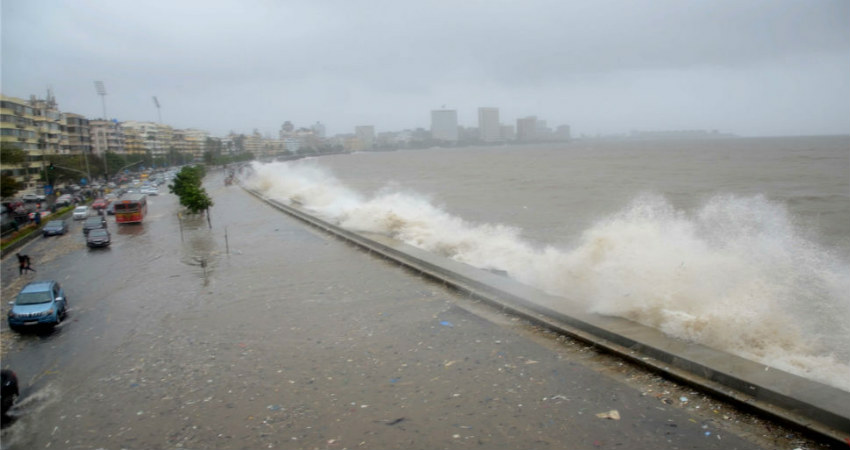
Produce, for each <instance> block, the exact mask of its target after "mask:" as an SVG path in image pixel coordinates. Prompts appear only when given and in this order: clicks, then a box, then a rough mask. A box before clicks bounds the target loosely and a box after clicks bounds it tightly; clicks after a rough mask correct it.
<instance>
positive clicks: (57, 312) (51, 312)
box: [8, 280, 68, 331]
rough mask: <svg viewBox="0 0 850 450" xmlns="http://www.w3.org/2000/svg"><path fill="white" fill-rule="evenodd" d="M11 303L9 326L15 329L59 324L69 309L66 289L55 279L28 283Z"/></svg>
mask: <svg viewBox="0 0 850 450" xmlns="http://www.w3.org/2000/svg"><path fill="white" fill-rule="evenodd" d="M10 304H11V309H9V317H8V320H9V328H11V329H12V330H15V331H20V330H22V329H24V328H27V327H35V326H39V325H41V326H44V325H47V326H56V325H59V324H60V323H61V322H62V319H64V318H65V316H66V315H67V310H68V299H67V298H66V297H65V291H64V290H63V289H62V286H60V285H59V282H57V281H54V280H45V281H33V282H31V283H28V284H27V285H26V286H24V287H23V288H21V291H20V292H19V293H18V295H17V297H15V300H13V301H12V302H10Z"/></svg>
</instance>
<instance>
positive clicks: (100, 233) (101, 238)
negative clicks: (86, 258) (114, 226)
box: [86, 228, 112, 248]
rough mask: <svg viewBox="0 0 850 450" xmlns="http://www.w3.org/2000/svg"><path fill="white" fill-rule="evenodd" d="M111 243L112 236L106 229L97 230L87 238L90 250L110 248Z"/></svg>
mask: <svg viewBox="0 0 850 450" xmlns="http://www.w3.org/2000/svg"><path fill="white" fill-rule="evenodd" d="M111 243H112V236H111V235H110V234H109V230H107V229H106V228H96V229H94V230H91V231H89V234H88V235H87V236H86V245H87V246H89V248H98V247H108V246H109V244H111Z"/></svg>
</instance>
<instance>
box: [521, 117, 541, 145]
mask: <svg viewBox="0 0 850 450" xmlns="http://www.w3.org/2000/svg"><path fill="white" fill-rule="evenodd" d="M516 138H517V140H518V141H522V142H529V141H534V140H536V139H537V117H536V116H529V117H524V118H522V119H517V120H516Z"/></svg>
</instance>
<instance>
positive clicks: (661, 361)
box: [246, 189, 850, 444]
mask: <svg viewBox="0 0 850 450" xmlns="http://www.w3.org/2000/svg"><path fill="white" fill-rule="evenodd" d="M246 191H247V192H249V193H251V194H252V195H254V196H256V197H258V198H259V199H261V200H262V201H264V202H266V203H268V204H269V205H271V206H273V207H275V208H277V209H279V210H281V211H283V212H285V213H287V214H289V215H291V216H293V217H295V218H297V219H300V220H302V221H304V222H306V223H308V224H310V225H312V226H314V227H316V228H319V229H321V230H324V231H326V232H328V233H330V234H332V235H335V236H336V237H338V238H340V239H343V240H345V241H348V242H351V243H353V244H356V245H358V246H360V247H363V248H364V249H366V250H369V251H371V252H374V253H376V254H378V255H380V256H382V257H384V258H387V259H391V260H393V261H396V262H398V263H400V264H403V265H405V266H407V267H409V268H412V269H414V270H416V271H418V272H421V273H423V274H425V275H427V276H429V277H431V278H432V279H435V280H437V281H441V282H443V283H445V284H447V285H450V286H453V287H454V288H456V289H458V290H460V291H462V292H465V293H467V294H469V295H470V296H471V297H474V298H476V299H478V300H481V301H484V302H487V303H489V304H490V305H492V306H495V307H497V308H499V309H501V310H503V311H507V312H510V313H512V314H515V315H518V316H520V317H523V318H525V319H527V320H529V321H531V322H532V323H534V324H536V325H539V326H542V327H545V328H548V329H551V330H553V331H557V332H559V333H562V334H566V335H568V336H571V337H573V338H576V339H578V340H581V341H584V342H587V343H589V344H591V345H594V346H596V347H600V348H602V349H604V350H606V351H608V352H610V353H613V354H616V355H617V356H620V357H622V358H625V359H627V360H629V361H631V362H633V363H636V364H639V365H641V366H643V367H645V368H647V369H649V370H652V371H655V372H659V373H662V374H664V375H665V376H667V377H670V378H673V379H676V380H677V381H679V382H682V383H686V384H689V385H692V386H694V387H697V388H699V389H701V390H703V391H707V392H709V393H711V394H713V395H715V396H717V397H720V398H722V399H724V400H727V401H729V402H731V403H734V404H735V405H736V406H739V407H742V408H745V409H748V410H751V411H753V412H756V413H758V414H763V415H766V416H769V417H771V418H773V419H775V420H778V421H781V422H784V423H786V424H788V425H791V426H792V427H795V428H798V429H801V430H802V431H805V432H807V433H808V434H813V435H815V436H816V437H820V438H827V439H829V440H833V441H837V442H839V443H841V444H846V443H847V442H850V392H847V391H843V390H840V389H838V388H834V387H832V386H828V385H825V384H822V383H819V382H816V381H812V380H809V379H806V378H803V377H800V376H797V375H793V374H790V373H787V372H784V371H781V370H779V369H774V368H769V367H767V366H765V365H763V364H758V363H756V362H753V361H750V360H747V359H744V358H741V357H738V356H735V355H732V354H729V353H725V352H722V351H719V350H715V349H712V348H708V347H705V346H702V345H699V344H693V343H688V342H684V341H681V340H676V339H672V338H670V337H667V336H665V335H664V334H662V333H661V332H660V331H658V330H655V329H653V328H649V327H646V326H643V325H640V324H637V323H635V322H631V321H628V320H626V319H621V318H616V317H604V316H598V315H594V314H587V313H583V312H581V309H579V308H578V307H576V308H570V304H569V303H570V302H569V299H565V298H563V297H556V296H552V295H549V294H545V293H543V292H541V291H538V290H536V289H534V288H531V287H529V286H526V285H523V284H521V283H518V282H516V281H513V280H511V279H509V278H506V277H504V276H500V275H497V274H494V273H491V272H488V271H485V270H481V269H478V268H475V267H472V266H469V265H467V264H463V263H460V262H457V261H454V260H450V259H448V258H444V257H441V256H438V255H434V254H431V253H428V252H425V251H422V250H420V249H417V248H415V247H412V246H410V245H407V244H404V243H402V242H399V241H396V240H393V239H390V238H387V237H386V236H380V235H366V234H360V233H354V232H351V231H348V230H344V229H342V228H340V227H337V226H335V225H332V224H330V223H328V222H325V221H324V220H322V219H319V218H317V217H314V216H312V215H310V214H309V213H307V212H306V211H304V210H302V209H300V208H299V207H297V206H293V205H287V204H284V203H281V202H279V201H277V200H273V199H270V198H267V197H265V196H263V195H262V194H260V193H258V192H255V191H251V190H248V189H246Z"/></svg>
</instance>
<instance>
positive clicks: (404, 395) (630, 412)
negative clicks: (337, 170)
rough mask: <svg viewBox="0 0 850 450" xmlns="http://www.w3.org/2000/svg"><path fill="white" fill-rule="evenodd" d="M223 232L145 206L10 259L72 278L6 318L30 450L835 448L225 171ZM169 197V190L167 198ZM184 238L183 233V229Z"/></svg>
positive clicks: (219, 205) (11, 439)
mask: <svg viewBox="0 0 850 450" xmlns="http://www.w3.org/2000/svg"><path fill="white" fill-rule="evenodd" d="M207 190H208V192H209V193H210V194H211V196H212V197H213V199H214V202H215V206H214V207H213V209H212V216H211V221H212V226H213V228H212V229H209V228H208V225H207V221H206V219H205V218H202V217H191V216H189V217H185V216H184V217H180V216H179V215H178V212H179V211H180V208H179V205H178V204H177V200H176V197H174V196H173V195H171V194H163V195H160V196H156V197H150V198H149V202H150V204H149V215H148V217H147V218H146V220H145V223H144V224H142V225H137V226H133V225H125V226H121V227H118V226H117V225H116V224H115V223H114V220H113V219H112V218H110V219H109V220H110V224H109V228H110V230H111V231H112V233H113V244H112V246H111V247H110V248H108V249H103V250H88V249H87V248H86V247H85V242H84V239H83V236H82V232H81V228H80V223H79V222H77V223H75V224H73V226H72V227H71V232H70V233H69V234H67V235H65V236H61V237H52V238H47V239H42V238H38V239H36V240H35V241H34V242H33V243H31V244H29V245H28V246H27V247H25V248H24V249H23V250H22V252H23V253H26V254H29V255H31V256H32V259H33V263H34V267H35V268H36V269H37V270H38V272H37V273H36V274H33V275H25V276H23V277H19V276H18V273H17V268H16V267H15V260H14V255H12V256H11V257H10V258H9V257H7V258H6V259H5V260H4V261H3V267H2V276H3V303H4V305H3V314H4V317H5V312H6V311H7V309H8V307H7V305H5V303H7V302H8V301H9V300H11V299H12V298H13V296H14V294H15V293H16V292H17V290H18V289H20V287H21V286H22V285H23V283H24V281H28V280H30V279H43V278H52V279H56V280H58V281H60V283H62V284H63V286H64V288H65V290H66V292H67V294H68V300H69V305H70V307H71V310H70V312H69V316H68V319H67V320H66V322H65V323H63V324H62V325H61V326H60V327H58V328H57V329H56V330H54V331H52V332H45V333H25V334H22V335H19V334H17V333H12V332H10V331H9V330H8V326H7V324H6V323H5V320H4V323H3V324H2V348H3V359H2V365H3V367H4V368H7V367H8V368H12V369H13V370H15V371H16V372H17V373H18V376H19V379H20V381H21V385H22V394H23V395H22V398H21V400H20V402H19V404H18V405H17V406H16V407H15V409H14V410H13V413H14V415H15V416H16V420H15V422H14V423H12V424H11V425H10V426H7V427H6V428H5V429H4V430H3V433H2V446H3V448H9V449H13V448H14V449H24V448H26V449H31V448H75V449H76V448H79V449H97V448H107V449H109V448H115V449H118V448H130V449H135V448H138V449H157V448H225V449H226V448H330V449H343V448H348V449H354V448H370V449H383V448H435V449H436V448H487V449H498V448H544V449H545V448H553V449H562V448H632V449H641V448H646V449H655V448H700V449H710V448H718V449H721V448H722V449H733V448H738V449H757V448H787V449H794V448H809V449H814V448H829V447H828V446H827V444H828V443H824V444H823V445H819V444H818V443H816V442H812V441H808V440H805V439H804V438H803V437H801V436H800V435H799V434H797V433H795V432H792V431H789V430H787V429H784V428H782V427H781V426H778V425H776V424H773V423H770V422H766V421H764V420H761V419H759V418H756V417H753V416H750V415H748V414H746V413H744V412H740V411H737V410H735V409H734V408H732V407H730V406H729V405H726V404H723V403H721V402H718V401H716V400H713V399H711V398H707V397H705V396H704V395H702V394H700V393H697V392H694V391H693V390H691V389H689V388H687V387H682V386H678V385H675V384H674V383H671V382H668V381H665V380H664V379H662V378H660V377H659V376H657V375H653V374H649V373H646V372H644V371H643V370H641V369H639V368H636V367H633V366H630V365H628V364H626V363H623V362H621V361H619V360H617V359H615V358H612V357H609V356H607V355H601V354H598V353H597V352H595V351H594V350H593V349H591V348H588V347H586V346H584V345H582V344H580V343H577V342H574V341H572V340H569V339H566V338H564V337H562V336H557V335H554V334H552V333H548V332H546V331H544V330H541V329H538V328H535V327H533V326H530V325H529V324H527V323H524V322H523V321H521V320H517V319H515V318H512V317H510V316H505V315H502V314H500V313H499V312H497V311H494V310H492V309H490V308H488V307H487V306H485V305H480V304H478V303H476V302H474V301H472V300H470V299H468V298H466V297H464V296H463V295H461V294H459V293H457V292H455V291H453V290H452V289H449V288H447V287H445V286H442V285H439V284H436V283H433V282H431V281H429V280H427V279H424V278H422V277H421V276H419V275H418V274H416V273H413V272H411V271H409V270H407V269H404V268H402V267H400V266H398V265H397V264H395V263H391V262H388V261H385V260H383V259H380V258H378V257H375V256H373V255H370V254H368V253H366V252H364V251H362V250H360V249H358V248H355V247H353V246H351V245H349V244H346V243H343V242H340V241H338V240H336V239H335V238H333V237H331V236H328V235H325V234H323V233H321V232H318V231H316V230H313V229H311V228H309V227H307V226H305V225H303V224H302V223H300V222H298V221H297V220H295V219H292V218H290V217H288V216H286V215H283V214H282V213H280V212H278V211H276V210H274V209H272V208H270V207H267V206H266V205H264V204H263V203H261V202H260V201H259V200H257V199H255V198H253V197H252V196H250V195H248V194H247V193H245V192H243V191H242V190H241V189H239V188H238V187H236V186H231V187H224V185H223V182H222V180H221V176H220V174H216V173H213V174H210V175H209V176H208V177H207ZM162 191H163V192H165V191H167V189H163V190H162ZM181 230H182V232H181Z"/></svg>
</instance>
